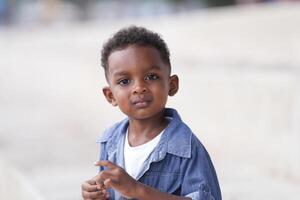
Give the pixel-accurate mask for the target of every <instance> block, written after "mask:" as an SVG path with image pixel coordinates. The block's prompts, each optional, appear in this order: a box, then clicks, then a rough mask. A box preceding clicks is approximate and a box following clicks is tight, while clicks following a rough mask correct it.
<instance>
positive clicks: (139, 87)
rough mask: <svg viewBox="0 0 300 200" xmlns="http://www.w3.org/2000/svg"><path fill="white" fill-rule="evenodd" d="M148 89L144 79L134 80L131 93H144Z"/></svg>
mask: <svg viewBox="0 0 300 200" xmlns="http://www.w3.org/2000/svg"><path fill="white" fill-rule="evenodd" d="M147 91H148V89H147V86H146V83H145V82H144V81H136V83H135V84H134V88H133V94H144V93H146V92H147Z"/></svg>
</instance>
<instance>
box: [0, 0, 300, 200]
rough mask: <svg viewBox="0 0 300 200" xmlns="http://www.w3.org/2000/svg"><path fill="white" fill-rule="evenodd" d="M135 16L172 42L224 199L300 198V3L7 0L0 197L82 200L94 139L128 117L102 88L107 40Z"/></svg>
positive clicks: (189, 107)
mask: <svg viewBox="0 0 300 200" xmlns="http://www.w3.org/2000/svg"><path fill="white" fill-rule="evenodd" d="M131 24H135V25H140V26H145V27H147V28H149V29H151V30H154V31H156V32H159V33H160V34H161V35H162V37H163V38H164V39H165V41H166V42H167V44H168V45H169V48H170V51H171V62H172V67H173V73H176V74H178V75H179V77H180V91H179V93H178V94H177V95H176V96H174V97H172V98H170V99H169V102H168V106H170V107H175V108H176V109H177V110H178V111H179V112H180V113H181V116H182V118H183V120H184V121H185V122H186V123H187V124H188V125H189V126H190V127H191V129H192V130H193V131H194V132H195V133H196V134H197V136H198V137H199V139H200V140H201V141H202V143H203V144H204V145H205V146H206V148H207V149H208V151H209V153H210V155H211V157H212V160H213V163H214V165H215V168H216V170H217V173H218V176H219V181H220V186H221V189H222V193H223V199H225V200H254V199H255V200H256V199H272V200H282V199H287V200H299V199H300V192H299V188H300V71H299V70H300V2H298V1H279V0H278V1H275V0H274V1H272V0H266V1H259V0H198V1H197V0H186V1H184V0H160V1H159V0H152V1H150V0H145V1H141V0H140V1H139V0H114V1H113V0H111V1H108V0H106V1H105V0H0V199H18V200H19V199H22V200H27V199H31V200H35V199H44V200H74V199H78V200H79V199H81V189H80V186H81V184H82V183H83V182H84V181H85V180H87V179H89V178H91V177H93V176H94V175H95V174H96V172H97V169H96V168H95V167H94V166H93V162H94V161H96V160H97V159H98V154H99V152H98V146H97V144H96V139H97V138H98V137H99V136H100V135H101V133H102V132H103V131H104V130H105V129H106V128H108V127H109V126H111V125H112V124H113V123H115V122H116V121H119V120H121V119H123V118H124V115H123V114H122V113H121V112H120V111H119V110H118V109H117V108H114V107H112V106H111V105H109V104H108V103H107V102H106V100H105V99H104V97H103V95H102V91H101V89H102V87H103V86H105V85H106V82H105V78H104V75H103V70H102V68H101V66H100V51H101V47H102V44H103V42H104V41H105V40H106V39H107V38H108V37H110V36H111V35H112V34H113V33H114V32H116V31H117V30H118V29H120V28H122V27H124V26H128V25H131Z"/></svg>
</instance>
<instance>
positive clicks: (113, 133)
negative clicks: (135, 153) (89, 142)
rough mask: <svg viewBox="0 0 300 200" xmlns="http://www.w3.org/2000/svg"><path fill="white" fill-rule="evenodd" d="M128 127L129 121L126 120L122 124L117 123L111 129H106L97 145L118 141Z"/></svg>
mask: <svg viewBox="0 0 300 200" xmlns="http://www.w3.org/2000/svg"><path fill="white" fill-rule="evenodd" d="M127 127H128V119H127V118H126V119H124V120H122V121H120V122H117V123H115V124H114V125H112V126H111V127H110V128H108V129H106V130H105V131H104V133H103V134H101V136H100V137H99V139H98V140H97V143H103V142H107V141H109V140H115V141H118V139H119V137H121V134H122V133H124V131H126V129H127Z"/></svg>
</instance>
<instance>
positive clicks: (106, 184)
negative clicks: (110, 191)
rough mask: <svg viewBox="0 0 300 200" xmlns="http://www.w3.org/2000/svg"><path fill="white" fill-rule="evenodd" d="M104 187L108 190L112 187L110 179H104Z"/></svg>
mask: <svg viewBox="0 0 300 200" xmlns="http://www.w3.org/2000/svg"><path fill="white" fill-rule="evenodd" d="M103 183H104V185H105V186H106V187H107V188H109V187H114V184H113V181H112V180H111V179H109V178H108V179H105V181H104V182H103Z"/></svg>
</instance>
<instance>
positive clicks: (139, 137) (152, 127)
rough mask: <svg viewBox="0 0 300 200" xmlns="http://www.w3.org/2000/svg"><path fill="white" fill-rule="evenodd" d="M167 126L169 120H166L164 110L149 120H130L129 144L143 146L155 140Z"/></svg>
mask: <svg viewBox="0 0 300 200" xmlns="http://www.w3.org/2000/svg"><path fill="white" fill-rule="evenodd" d="M167 125H168V120H166V119H165V117H164V112H163V110H162V111H161V112H160V113H158V114H156V115H155V116H153V117H151V118H148V119H142V120H136V119H129V127H128V141H129V144H130V145H131V146H138V145H142V144H144V143H146V142H148V141H150V140H152V139H153V138H155V137H156V136H157V135H158V134H159V133H160V132H161V131H162V130H163V129H165V128H166V126H167Z"/></svg>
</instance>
